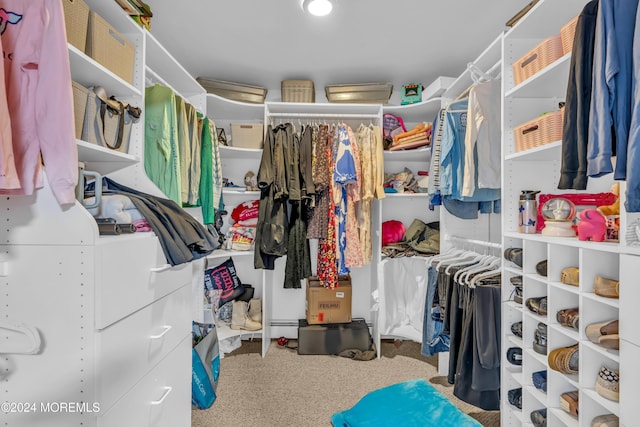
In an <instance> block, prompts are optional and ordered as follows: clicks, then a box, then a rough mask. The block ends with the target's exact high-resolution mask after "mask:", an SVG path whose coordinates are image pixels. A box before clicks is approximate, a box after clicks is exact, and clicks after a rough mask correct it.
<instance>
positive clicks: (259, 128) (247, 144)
mask: <svg viewBox="0 0 640 427" xmlns="http://www.w3.org/2000/svg"><path fill="white" fill-rule="evenodd" d="M263 140H264V127H263V125H262V123H231V141H230V143H231V146H232V147H239V148H262V143H263Z"/></svg>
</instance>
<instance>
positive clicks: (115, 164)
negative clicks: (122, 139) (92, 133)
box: [76, 139, 140, 175]
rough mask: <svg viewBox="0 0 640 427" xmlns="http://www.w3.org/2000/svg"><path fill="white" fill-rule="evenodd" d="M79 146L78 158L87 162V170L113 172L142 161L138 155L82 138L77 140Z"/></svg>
mask: <svg viewBox="0 0 640 427" xmlns="http://www.w3.org/2000/svg"><path fill="white" fill-rule="evenodd" d="M76 145H77V146H78V160H79V161H81V162H85V164H86V165H85V166H86V170H91V171H95V172H99V173H101V174H102V175H106V174H108V173H111V172H115V171H117V170H120V169H123V168H125V167H127V166H131V165H133V164H136V163H138V162H139V161H140V159H139V158H138V157H137V156H134V155H132V154H128V153H122V152H120V151H116V150H110V149H109V148H105V147H101V146H99V145H96V144H91V143H90V142H86V141H83V140H81V139H77V140H76Z"/></svg>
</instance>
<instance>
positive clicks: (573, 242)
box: [504, 231, 621, 253]
mask: <svg viewBox="0 0 640 427" xmlns="http://www.w3.org/2000/svg"><path fill="white" fill-rule="evenodd" d="M504 237H507V238H517V239H522V240H528V241H532V242H541V243H548V244H550V245H561V246H571V247H575V248H585V249H593V250H595V251H602V252H614V253H619V252H621V250H620V244H619V243H616V242H592V241H582V240H578V238H577V237H549V236H543V235H541V234H525V233H518V232H517V231H506V232H504Z"/></svg>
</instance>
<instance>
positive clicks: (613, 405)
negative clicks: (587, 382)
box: [582, 388, 620, 416]
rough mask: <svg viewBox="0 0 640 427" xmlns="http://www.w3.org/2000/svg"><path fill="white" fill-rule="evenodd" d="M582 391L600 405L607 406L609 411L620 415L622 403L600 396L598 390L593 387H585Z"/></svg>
mask: <svg viewBox="0 0 640 427" xmlns="http://www.w3.org/2000/svg"><path fill="white" fill-rule="evenodd" d="M582 392H583V393H584V394H585V395H586V396H588V397H589V398H590V399H592V400H594V401H595V402H597V403H598V404H600V406H602V407H604V408H606V409H607V410H608V411H609V412H611V413H613V414H616V415H617V416H620V404H619V403H618V402H614V401H613V400H609V399H605V398H604V397H602V396H600V395H599V394H598V392H597V391H595V390H594V389H592V388H583V389H582Z"/></svg>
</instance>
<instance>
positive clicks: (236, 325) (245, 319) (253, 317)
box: [231, 298, 262, 331]
mask: <svg viewBox="0 0 640 427" xmlns="http://www.w3.org/2000/svg"><path fill="white" fill-rule="evenodd" d="M231 329H236V330H237V329H244V330H246V331H258V330H260V329H262V302H261V301H260V299H258V298H253V299H251V300H250V301H249V302H246V301H233V311H232V313H231Z"/></svg>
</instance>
